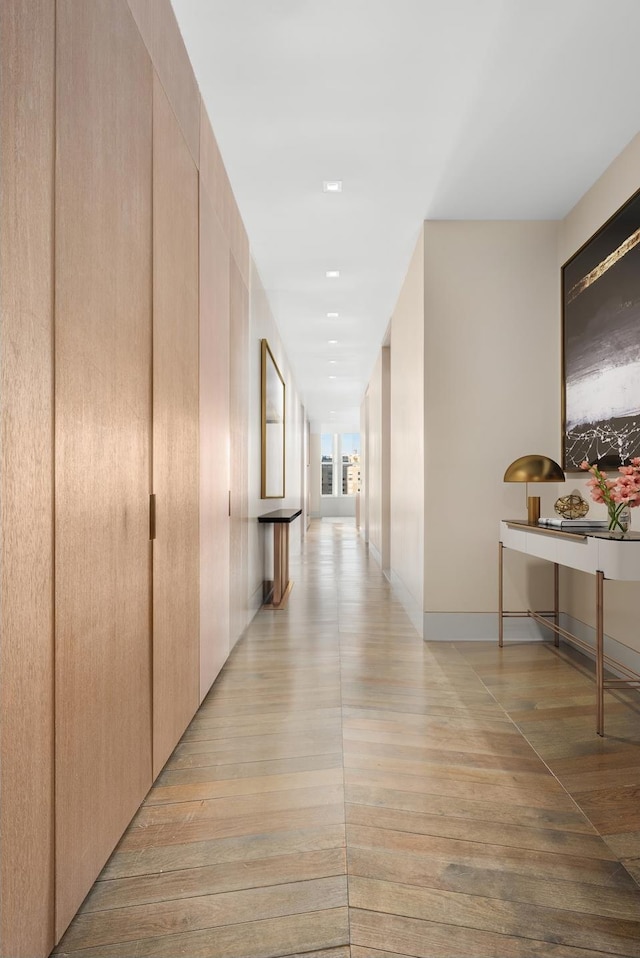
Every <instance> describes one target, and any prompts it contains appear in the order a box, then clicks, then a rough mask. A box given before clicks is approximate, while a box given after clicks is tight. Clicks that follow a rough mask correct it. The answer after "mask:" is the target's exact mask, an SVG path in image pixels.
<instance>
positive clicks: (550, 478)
mask: <svg viewBox="0 0 640 958" xmlns="http://www.w3.org/2000/svg"><path fill="white" fill-rule="evenodd" d="M564 478H565V476H564V472H563V471H562V468H561V467H560V466H559V465H558V463H557V462H554V461H553V459H549V457H548V456H520V458H519V459H515V460H514V461H513V462H512V463H511V465H510V466H508V467H507V471H506V472H505V474H504V482H524V483H525V495H526V497H527V522H528V523H529V525H530V526H535V525H537V524H538V519H539V518H540V496H530V495H529V485H528V484H529V483H530V482H564Z"/></svg>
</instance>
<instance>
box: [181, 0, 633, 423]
mask: <svg viewBox="0 0 640 958" xmlns="http://www.w3.org/2000/svg"><path fill="white" fill-rule="evenodd" d="M172 3H173V6H174V8H175V11H176V16H177V18H178V22H179V25H180V28H181V30H182V34H183V37H184V40H185V43H186V46H187V50H188V52H189V56H190V58H191V61H192V63H193V66H194V69H195V73H196V77H197V80H198V83H199V85H200V90H201V92H202V96H203V98H204V101H205V103H206V106H207V111H208V113H209V116H210V118H211V122H212V125H213V128H214V130H215V133H216V137H217V140H218V143H219V146H220V149H221V152H222V155H223V158H224V161H225V165H226V167H227V171H228V173H229V177H230V180H231V184H232V187H233V190H234V193H235V196H236V199H237V202H238V205H239V208H240V213H241V215H242V218H243V221H244V223H245V226H246V228H247V232H248V234H249V238H250V242H251V249H252V255H253V257H254V260H255V262H256V265H257V268H258V271H259V273H260V276H261V278H262V281H263V283H264V285H265V288H266V290H267V293H268V296H269V300H270V303H271V307H272V310H273V313H274V316H275V319H276V322H277V324H278V327H279V329H280V332H281V335H282V339H283V341H284V344H285V349H286V351H287V355H288V358H289V361H290V363H291V365H292V367H293V370H294V376H295V378H296V384H297V386H298V390H299V392H300V394H301V396H302V399H303V402H304V403H305V406H306V408H307V413H308V415H309V417H310V418H311V419H312V420H314V421H315V422H316V423H318V424H325V425H327V424H329V423H331V422H340V423H341V424H342V425H344V426H345V427H348V428H357V426H358V422H359V407H360V402H361V399H362V396H363V394H364V390H365V388H366V384H367V381H368V379H369V377H370V374H371V370H372V368H373V365H374V363H375V359H376V356H377V353H378V350H379V347H380V343H381V341H382V338H383V336H384V332H385V329H386V327H387V325H388V322H389V319H390V316H391V313H392V310H393V307H394V305H395V302H396V299H397V296H398V292H399V290H400V287H401V284H402V280H403V277H404V274H405V272H406V269H407V266H408V263H409V258H410V255H411V252H412V250H413V247H414V245H415V242H416V239H417V236H418V232H419V229H420V224H421V222H422V221H423V220H424V219H427V218H433V219H485V218H486V219H547V218H560V217H562V216H564V215H565V214H566V213H567V211H568V210H570V209H571V207H572V206H573V205H574V204H575V202H576V201H577V200H578V199H579V197H580V196H581V195H582V194H583V193H584V192H585V190H587V189H588V187H589V186H590V185H591V184H592V183H593V181H594V180H595V179H596V178H597V177H598V176H599V175H600V173H601V172H602V171H603V170H604V169H605V168H606V167H607V166H608V164H609V163H610V162H611V160H612V159H613V158H614V157H615V156H616V155H617V154H618V153H619V152H620V150H622V148H623V147H624V146H625V145H626V144H627V143H628V142H629V141H630V140H631V139H632V138H633V136H634V135H635V134H636V133H637V132H638V130H639V129H640V75H639V73H638V62H639V61H638V38H639V37H640V0H606V2H603V0H172ZM328 179H341V180H342V181H343V192H342V193H341V194H325V193H323V191H322V183H323V180H328ZM638 186H639V187H640V171H639V176H638ZM333 268H336V269H339V270H340V273H341V275H340V278H339V279H326V278H325V271H326V270H327V269H333ZM328 312H338V313H339V314H340V316H339V319H337V320H336V319H328V318H327V315H326V314H327V313H328ZM331 339H337V340H338V344H337V345H329V342H328V341H329V340H331ZM332 359H333V360H335V361H336V362H335V364H334V365H331V364H330V360H332ZM330 375H335V377H336V378H335V379H331V380H330V379H329V376H330Z"/></svg>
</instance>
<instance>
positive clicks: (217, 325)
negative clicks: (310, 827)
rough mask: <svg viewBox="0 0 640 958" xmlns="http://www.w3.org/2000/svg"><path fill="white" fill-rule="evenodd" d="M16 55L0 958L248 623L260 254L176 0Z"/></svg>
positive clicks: (4, 364) (107, 845)
mask: <svg viewBox="0 0 640 958" xmlns="http://www.w3.org/2000/svg"><path fill="white" fill-rule="evenodd" d="M56 9H57V19H56ZM0 52H1V58H0V214H1V218H2V219H1V228H0V244H1V245H0V252H1V254H2V256H1V261H0V264H1V267H2V276H1V277H0V279H1V282H0V306H1V323H2V340H1V343H0V375H1V377H2V378H1V385H2V405H1V406H0V429H1V438H2V452H3V455H2V459H1V462H0V484H1V487H0V493H1V497H0V501H1V503H2V510H1V513H0V523H1V529H2V544H3V561H2V568H1V572H0V576H1V579H0V582H1V589H2V594H1V596H0V599H1V602H0V615H1V625H2V638H1V642H0V666H1V670H0V694H1V695H2V711H1V713H0V762H1V763H2V778H1V780H0V827H1V843H0V902H1V907H0V954H2V955H7V956H9V955H10V956H11V958H37V956H45V955H47V954H48V953H49V951H50V950H51V948H52V947H53V945H54V944H55V942H56V941H57V940H58V938H59V937H60V935H61V934H62V932H63V931H64V929H65V928H66V926H67V924H68V922H69V920H70V919H71V917H72V916H73V913H74V912H75V910H76V908H77V907H78V905H79V904H80V902H81V901H82V899H83V897H84V895H85V894H86V893H87V891H88V890H89V888H90V885H91V883H92V882H93V880H94V879H95V878H96V877H97V874H98V872H99V870H100V868H101V866H102V864H103V863H104V861H105V859H106V858H107V856H108V855H109V853H110V851H111V849H112V848H113V847H114V845H115V844H116V842H117V840H118V838H119V836H120V834H121V833H122V831H123V830H124V828H125V826H126V825H127V823H128V822H129V820H130V819H131V817H132V816H133V814H134V813H135V810H136V808H137V806H138V804H139V802H140V801H141V799H142V798H143V796H144V794H145V792H146V790H147V789H148V787H149V785H150V783H151V780H152V776H153V774H155V773H156V772H157V771H158V770H159V769H160V768H161V767H162V764H163V763H164V761H165V760H166V758H167V756H168V755H169V754H170V752H171V750H172V749H173V747H174V746H175V744H176V743H177V740H178V738H179V736H180V735H181V733H182V731H183V729H184V727H185V726H186V724H187V723H188V721H189V720H190V718H191V716H192V715H193V713H194V711H195V709H196V708H197V705H198V702H199V700H200V698H201V696H203V695H204V694H205V693H206V691H207V690H208V688H209V687H210V685H211V683H212V682H213V680H214V678H215V676H216V675H217V673H218V671H219V669H220V668H221V667H222V665H223V663H224V661H225V659H226V657H227V655H228V652H229V648H230V646H231V645H233V643H234V642H235V641H236V640H237V638H238V637H239V635H240V634H241V632H242V631H243V629H244V627H245V626H246V624H247V621H248V603H247V594H246V591H247V522H248V519H247V501H248V473H247V469H248V422H249V415H250V410H249V408H248V407H249V390H248V365H249V353H248V350H249V331H248V329H249V326H248V324H249V312H248V310H249V282H250V256H249V244H248V239H247V235H246V232H245V230H244V227H243V225H242V221H241V218H240V214H239V211H238V207H237V204H236V202H235V199H234V197H233V193H232V190H231V186H230V183H229V179H228V176H227V173H226V170H225V168H224V164H223V161H222V157H221V155H220V151H219V149H218V146H217V144H216V141H215V137H214V135H213V131H212V129H211V125H210V123H209V121H208V118H207V116H206V113H205V111H204V108H203V106H202V103H201V99H200V94H199V91H198V87H197V84H196V82H195V78H194V76H193V71H192V69H191V65H190V63H189V61H188V58H187V55H186V51H185V48H184V43H183V41H182V38H181V36H180V33H179V30H178V27H177V24H176V21H175V16H174V13H173V9H172V7H171V4H170V0H91V2H90V3H89V2H87V0H2V2H1V3H0ZM154 104H155V106H154ZM54 158H55V159H54ZM199 187H200V188H199ZM54 367H55V369H54ZM200 443H202V455H201V456H200V454H199V446H200ZM54 489H55V496H54ZM229 489H231V490H232V503H231V505H232V517H231V518H229V515H228V506H229ZM151 491H154V492H155V493H156V495H157V539H156V541H155V544H154V546H153V547H152V545H151V543H150V542H149V494H150V492H151ZM199 498H200V502H199ZM54 533H55V546H54ZM54 579H55V588H54ZM54 602H55V605H54ZM54 739H55V742H54ZM54 780H55V788H54Z"/></svg>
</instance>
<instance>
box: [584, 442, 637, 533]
mask: <svg viewBox="0 0 640 958" xmlns="http://www.w3.org/2000/svg"><path fill="white" fill-rule="evenodd" d="M580 468H581V469H584V470H585V472H590V473H591V479H588V480H587V485H588V486H589V488H590V490H591V498H592V499H593V501H594V502H603V503H604V504H605V505H606V507H607V512H608V514H609V532H610V533H612V534H614V535H616V536H618V537H622V536H623V535H624V534H625V532H628V531H629V526H630V525H631V511H630V510H631V509H632V508H633V507H635V506H640V456H635V457H634V458H633V459H632V460H631V463H630V464H629V465H628V466H618V472H619V473H620V475H619V476H616V478H615V479H609V477H608V475H607V473H606V472H603V471H602V470H601V469H599V468H598V466H597V465H596V464H595V463H594V464H593V465H590V464H589V463H588V462H583V463H581V464H580Z"/></svg>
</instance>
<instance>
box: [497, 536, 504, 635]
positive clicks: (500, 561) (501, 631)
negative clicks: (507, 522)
mask: <svg viewBox="0 0 640 958" xmlns="http://www.w3.org/2000/svg"><path fill="white" fill-rule="evenodd" d="M503 553H504V546H503V545H502V543H501V542H499V543H498V646H499V647H500V648H502V644H503V641H504V616H503V609H504V600H503V594H502V567H503Z"/></svg>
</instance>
